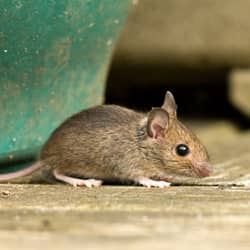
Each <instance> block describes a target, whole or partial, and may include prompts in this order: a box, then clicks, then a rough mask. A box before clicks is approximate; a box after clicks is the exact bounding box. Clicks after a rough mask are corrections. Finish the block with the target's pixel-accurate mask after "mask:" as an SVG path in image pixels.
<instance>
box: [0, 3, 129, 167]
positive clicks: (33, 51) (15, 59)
mask: <svg viewBox="0 0 250 250" xmlns="http://www.w3.org/2000/svg"><path fill="white" fill-rule="evenodd" d="M129 5H130V1H129V0H120V1H118V0H36V1H34V0H19V1H14V0H9V1H0V114H1V117H0V165H1V166H2V165H5V164H8V165H9V163H10V162H15V160H17V161H18V159H16V158H20V159H23V158H24V159H25V158H31V157H32V156H34V155H35V154H36V153H37V151H38V149H39V147H40V146H41V145H42V144H43V143H44V142H45V140H46V139H47V138H48V136H49V134H50V133H51V132H52V131H53V130H54V129H55V128H56V127H57V126H58V125H59V124H60V123H61V122H62V121H63V120H64V119H65V118H67V117H69V116H70V115H71V114H73V113H75V112H77V111H79V110H82V109H84V108H87V107H90V106H93V105H96V104H100V103H101V102H102V98H103V92H104V86H105V79H106V74H107V70H108V66H109V61H110V58H111V52H112V48H113V46H114V43H115V41H116V39H117V36H118V33H119V30H120V29H121V27H122V25H123V23H124V20H125V18H126V16H127V13H128V9H129ZM25 152H26V153H25ZM27 152H28V153H27ZM26 155H27V157H26Z"/></svg>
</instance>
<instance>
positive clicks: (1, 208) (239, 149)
mask: <svg viewBox="0 0 250 250" xmlns="http://www.w3.org/2000/svg"><path fill="white" fill-rule="evenodd" d="M194 128H196V127H195V126H194ZM198 128H199V126H198ZM197 132H198V134H199V135H200V136H201V137H202V139H203V141H204V142H205V143H206V145H207V146H208V149H209V152H210V153H211V157H212V162H213V163H214V165H215V175H214V176H213V177H210V178H207V179H206V180H202V181H201V180H199V181H197V180H191V179H187V180H184V181H183V183H182V185H181V186H171V187H169V188H166V189H156V188H154V189H148V188H143V187H131V186H103V187H100V188H93V189H87V188H72V187H70V186H66V185H28V184H27V185H20V184H1V185H0V249H4V250H5V249H8V250H9V249H10V250H12V249H13V250H16V249H18V250H20V249H25V250H29V249H32V250H34V249H46V250H50V249H53V250H54V249H60V250H64V249H104V250H105V249H111V250H112V249H192V250H196V249H201V250H211V249H213V250H217V249H218V250H221V249H228V250H233V249H237V250H243V249H250V237H249V233H250V186H249V183H250V151H249V150H250V132H239V131H237V129H236V128H234V127H232V126H231V125H228V124H227V123H226V124H225V123H223V122H222V123H217V124H213V123H212V125H211V126H206V127H205V128H204V129H200V128H199V129H198V130H197ZM214 134H216V135H217V136H211V135H214Z"/></svg>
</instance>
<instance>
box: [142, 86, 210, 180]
mask: <svg viewBox="0 0 250 250" xmlns="http://www.w3.org/2000/svg"><path fill="white" fill-rule="evenodd" d="M176 110H177V105H176V103H175V100H174V97H173V95H172V94H171V93H170V92H169V91H168V92H167V93H166V96H165V100H164V103H163V105H162V107H161V108H153V109H152V110H151V111H150V112H149V114H148V118H147V134H148V136H149V137H151V138H149V139H150V140H151V143H152V144H154V145H155V146H156V147H157V148H158V150H160V151H161V157H162V158H163V160H162V162H163V167H164V169H165V170H166V172H169V173H173V174H175V175H184V176H198V177H206V176H209V175H211V174H212V166H211V165H210V164H209V163H208V158H209V157H208V154H207V151H206V149H205V147H204V146H203V145H202V144H201V142H200V141H199V139H198V138H197V137H196V136H195V135H194V134H193V132H191V131H190V130H189V129H188V128H186V127H185V126H184V125H183V124H182V123H181V122H179V121H178V119H177V113H176Z"/></svg>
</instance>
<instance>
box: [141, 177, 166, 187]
mask: <svg viewBox="0 0 250 250" xmlns="http://www.w3.org/2000/svg"><path fill="white" fill-rule="evenodd" d="M138 183H139V184H140V185H142V186H145V187H148V188H150V187H159V188H165V187H169V186H170V185H171V183H169V182H166V181H154V180H152V179H149V178H140V179H139V180H138Z"/></svg>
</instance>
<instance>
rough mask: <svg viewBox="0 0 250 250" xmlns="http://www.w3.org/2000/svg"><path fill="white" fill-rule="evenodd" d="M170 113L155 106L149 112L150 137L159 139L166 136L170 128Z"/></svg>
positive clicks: (148, 128) (148, 130) (148, 131)
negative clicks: (166, 131)
mask: <svg viewBox="0 0 250 250" xmlns="http://www.w3.org/2000/svg"><path fill="white" fill-rule="evenodd" d="M168 124H169V115H168V113H167V112H166V110H164V109H162V108H153V109H152V110H151V111H150V112H149V114H148V122H147V133H148V135H149V136H150V137H152V138H154V139H157V138H159V137H162V138H163V137H164V135H165V130H166V129H167V128H168Z"/></svg>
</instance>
